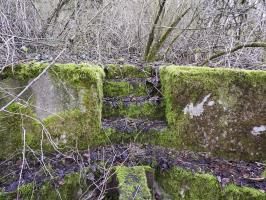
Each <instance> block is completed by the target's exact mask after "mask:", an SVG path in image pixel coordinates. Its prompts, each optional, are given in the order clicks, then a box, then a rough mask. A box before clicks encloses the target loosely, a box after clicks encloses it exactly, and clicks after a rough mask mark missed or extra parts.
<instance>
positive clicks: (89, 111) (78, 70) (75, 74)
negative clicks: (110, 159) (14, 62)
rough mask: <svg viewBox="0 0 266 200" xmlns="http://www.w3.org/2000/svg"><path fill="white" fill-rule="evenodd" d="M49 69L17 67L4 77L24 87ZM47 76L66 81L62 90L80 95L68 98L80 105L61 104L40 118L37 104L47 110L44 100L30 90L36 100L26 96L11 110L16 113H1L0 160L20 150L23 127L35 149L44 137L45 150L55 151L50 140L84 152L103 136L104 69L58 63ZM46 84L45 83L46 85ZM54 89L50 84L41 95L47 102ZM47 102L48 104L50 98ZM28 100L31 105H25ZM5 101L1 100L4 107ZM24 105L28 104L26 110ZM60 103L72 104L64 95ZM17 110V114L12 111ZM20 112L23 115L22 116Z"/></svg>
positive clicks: (24, 65)
mask: <svg viewBox="0 0 266 200" xmlns="http://www.w3.org/2000/svg"><path fill="white" fill-rule="evenodd" d="M46 66H47V64H40V63H30V64H28V65H26V64H23V65H18V66H16V67H15V68H14V72H12V71H11V70H6V71H4V73H3V74H2V75H1V78H5V80H6V79H10V80H14V81H15V82H19V84H20V85H21V86H25V85H26V84H28V83H29V81H31V80H32V78H34V77H36V76H37V75H38V74H39V73H40V72H41V71H42V70H43V69H44V68H45V67H46ZM47 73H48V74H49V75H50V77H51V78H52V80H53V82H54V84H56V83H62V82H63V83H62V85H63V86H62V87H65V88H67V87H68V89H66V90H67V91H70V90H73V91H75V94H78V96H73V95H71V94H70V95H69V96H68V98H76V99H77V102H78V103H79V104H80V105H78V107H74V108H71V107H69V106H62V105H59V109H55V111H57V110H59V111H60V112H59V113H58V112H55V113H54V114H51V113H50V115H49V116H48V117H45V118H41V119H39V118H40V116H39V114H38V112H37V108H36V107H35V106H36V105H38V106H39V107H42V108H45V107H44V106H45V105H46V102H44V105H43V104H42V103H39V102H38V101H39V100H40V99H42V98H41V97H42V96H41V97H40V98H39V99H38V98H36V97H35V96H37V95H36V93H38V92H39V91H38V90H37V91H36V90H35V91H33V90H32V88H30V90H29V93H30V95H29V96H30V97H31V95H32V94H31V92H32V93H33V98H29V96H26V97H25V98H24V97H23V99H24V100H19V101H18V102H17V103H15V104H13V105H11V107H10V108H9V109H11V111H12V112H13V113H10V112H2V113H0V120H1V126H0V137H1V141H0V144H1V145H4V146H6V148H5V149H4V150H3V151H1V153H0V158H2V159H4V158H7V157H8V156H9V155H11V154H13V153H14V151H15V150H18V151H19V150H20V149H21V144H22V130H23V128H24V129H25V132H26V142H27V144H28V145H29V146H31V147H32V148H35V149H36V148H40V144H41V138H42V137H43V138H44V141H42V144H43V146H44V147H45V150H51V149H52V148H51V145H50V144H51V141H50V140H51V139H52V140H53V141H54V144H55V145H58V147H59V148H63V147H64V148H65V147H71V148H80V149H84V148H88V146H89V145H90V142H92V141H93V140H92V138H94V137H98V136H97V134H99V133H100V129H101V118H102V98H103V89H102V88H103V79H104V71H103V69H102V68H100V67H97V66H91V65H86V64H80V65H75V64H55V65H53V66H51V68H50V69H49V70H48V72H47ZM43 84H46V83H45V82H44V83H43ZM47 84H48V83H47ZM43 87H44V86H43ZM55 87H57V86H56V85H51V86H49V87H48V90H47V94H38V95H43V98H44V99H45V96H47V95H49V92H50V91H51V90H50V89H51V88H55ZM70 87H71V88H70ZM39 88H40V89H41V88H42V86H41V85H40V86H39ZM59 89H60V88H59ZM55 91H57V90H55ZM2 95H3V94H2ZM55 95H56V94H55ZM58 95H59V94H58ZM9 99H10V98H9ZM47 100H48V101H49V99H47ZM26 101H27V102H29V104H26V103H25V102H26ZM65 101H66V102H65ZM5 102H8V100H5ZM5 102H3V101H2V104H4V103H5ZM25 104H26V105H27V107H26V108H24V107H25V106H24V105H25ZM59 104H66V105H68V104H69V103H68V100H67V99H66V98H65V96H61V98H60V101H59ZM17 105H21V106H20V108H17V107H18V106H17ZM48 105H49V104H48ZM52 106H58V105H52ZM68 107H69V108H70V109H69V110H68V109H66V108H68ZM21 108H23V109H21ZM48 108H49V107H48ZM14 109H15V110H16V112H14V111H13V110H14ZM22 111H23V112H22ZM21 112H22V114H23V115H20V113H21ZM29 113H30V114H29ZM31 144H32V145H31Z"/></svg>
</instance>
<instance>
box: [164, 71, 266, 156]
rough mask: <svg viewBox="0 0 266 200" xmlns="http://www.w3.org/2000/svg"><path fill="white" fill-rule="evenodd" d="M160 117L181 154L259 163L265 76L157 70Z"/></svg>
mask: <svg viewBox="0 0 266 200" xmlns="http://www.w3.org/2000/svg"><path fill="white" fill-rule="evenodd" d="M160 77H161V82H162V88H163V94H164V100H165V104H166V117H167V120H168V123H169V124H170V126H171V128H172V130H173V131H174V132H175V133H176V134H177V135H178V136H179V139H180V140H181V145H182V147H183V148H190V149H192V150H195V151H210V152H211V153H213V154H215V155H218V156H223V157H227V158H233V159H253V160H265V158H266V132H265V131H264V132H263V131H259V130H261V129H260V127H264V126H265V116H266V113H265V111H266V104H265V103H264V102H265V99H266V72H264V71H248V70H232V69H222V68H219V69H213V68H206V67H182V66H181V67H180V66H167V67H161V68H160Z"/></svg>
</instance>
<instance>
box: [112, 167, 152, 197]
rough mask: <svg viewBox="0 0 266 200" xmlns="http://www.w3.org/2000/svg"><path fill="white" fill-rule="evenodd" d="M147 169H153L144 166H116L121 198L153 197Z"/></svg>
mask: <svg viewBox="0 0 266 200" xmlns="http://www.w3.org/2000/svg"><path fill="white" fill-rule="evenodd" d="M147 170H151V169H150V168H147V167H143V166H135V167H124V166H118V167H116V170H115V174H116V177H117V182H118V188H119V199H121V200H124V199H128V200H133V199H136V200H144V199H152V194H151V191H150V189H149V187H148V182H147V177H146V171H147Z"/></svg>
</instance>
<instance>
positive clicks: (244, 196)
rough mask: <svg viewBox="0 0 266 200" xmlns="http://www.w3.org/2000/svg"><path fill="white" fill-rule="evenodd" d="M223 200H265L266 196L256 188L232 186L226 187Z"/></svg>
mask: <svg viewBox="0 0 266 200" xmlns="http://www.w3.org/2000/svg"><path fill="white" fill-rule="evenodd" d="M222 199H226V200H256V199H260V200H265V199H266V194H265V193H263V192H261V191H259V190H256V189H254V188H248V187H239V186H236V185H233V184H230V185H228V186H226V187H225V189H224V191H223V194H222Z"/></svg>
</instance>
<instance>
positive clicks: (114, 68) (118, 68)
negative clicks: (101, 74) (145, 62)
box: [105, 64, 152, 79]
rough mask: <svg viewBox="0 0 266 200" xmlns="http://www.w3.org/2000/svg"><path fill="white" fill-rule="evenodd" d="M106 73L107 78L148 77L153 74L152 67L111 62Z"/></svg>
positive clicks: (106, 67)
mask: <svg viewBox="0 0 266 200" xmlns="http://www.w3.org/2000/svg"><path fill="white" fill-rule="evenodd" d="M105 73H106V78H107V79H124V78H148V77H150V76H151V75H152V67H151V66H146V67H142V68H140V67H137V66H133V65H116V64H109V65H106V66H105Z"/></svg>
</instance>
